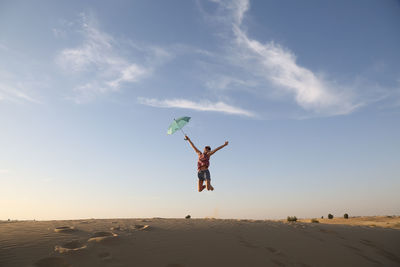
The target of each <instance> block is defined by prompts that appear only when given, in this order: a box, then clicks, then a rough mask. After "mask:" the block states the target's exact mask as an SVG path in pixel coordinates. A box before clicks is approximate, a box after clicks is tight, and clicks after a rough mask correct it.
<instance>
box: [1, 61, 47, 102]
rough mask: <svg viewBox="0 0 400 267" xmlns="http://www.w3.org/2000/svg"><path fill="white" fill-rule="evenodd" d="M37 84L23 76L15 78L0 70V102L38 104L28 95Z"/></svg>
mask: <svg viewBox="0 0 400 267" xmlns="http://www.w3.org/2000/svg"><path fill="white" fill-rule="evenodd" d="M39 84H40V83H38V82H35V81H32V80H31V79H28V78H27V77H26V76H25V75H20V76H18V77H17V76H16V75H14V74H12V73H10V72H8V71H5V70H2V69H1V68H0V101H11V102H31V103H40V101H39V100H37V99H36V98H34V97H32V96H31V95H30V93H28V92H30V91H32V88H34V87H37V86H38V85H39Z"/></svg>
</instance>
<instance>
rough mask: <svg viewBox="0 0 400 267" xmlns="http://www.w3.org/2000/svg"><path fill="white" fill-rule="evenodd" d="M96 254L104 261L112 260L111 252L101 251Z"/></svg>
mask: <svg viewBox="0 0 400 267" xmlns="http://www.w3.org/2000/svg"><path fill="white" fill-rule="evenodd" d="M97 256H99V258H100V259H102V260H104V261H108V260H112V257H111V254H110V253H109V252H101V253H99V254H97Z"/></svg>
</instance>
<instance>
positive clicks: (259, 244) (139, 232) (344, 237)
mask: <svg viewBox="0 0 400 267" xmlns="http://www.w3.org/2000/svg"><path fill="white" fill-rule="evenodd" d="M146 225H149V227H147V228H144V226H146ZM66 226H68V227H71V228H59V229H57V231H55V229H56V228H57V227H66ZM0 266H1V267H14V266H15V267H23V266H46V267H51V266H56V267H59V266H84V267H90V266H96V267H101V266H161V267H167V266H168V267H182V266H400V230H397V229H387V228H379V227H375V228H371V227H366V226H349V225H330V224H323V223H319V224H317V223H302V222H297V223H283V222H276V221H246V220H241V221H238V220H207V219H188V220H185V219H146V220H142V219H114V220H86V221H83V220H80V221H36V222H33V221H22V222H0Z"/></svg>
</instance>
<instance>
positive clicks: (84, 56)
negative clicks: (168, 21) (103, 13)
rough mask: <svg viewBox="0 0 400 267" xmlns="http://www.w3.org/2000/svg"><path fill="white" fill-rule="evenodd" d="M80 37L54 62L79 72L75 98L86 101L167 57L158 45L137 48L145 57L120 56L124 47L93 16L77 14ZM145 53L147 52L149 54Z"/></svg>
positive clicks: (135, 77)
mask: <svg viewBox="0 0 400 267" xmlns="http://www.w3.org/2000/svg"><path fill="white" fill-rule="evenodd" d="M81 18H82V23H81V32H82V33H83V35H84V40H83V43H82V44H81V45H79V46H78V47H75V48H66V49H64V50H62V51H60V53H59V54H58V56H57V58H56V62H57V63H58V64H59V65H60V66H61V67H62V68H63V69H64V70H65V71H67V72H70V73H74V74H76V75H80V77H82V82H81V83H80V84H78V85H76V87H75V88H74V91H75V92H79V95H78V97H76V98H75V101H76V102H84V101H88V100H90V99H91V98H93V97H95V96H96V95H98V94H104V93H108V92H113V91H118V90H120V88H121V87H122V86H123V84H124V83H137V82H139V81H140V80H142V79H143V78H145V77H147V76H148V75H150V74H151V73H152V72H153V69H154V67H155V66H156V65H157V64H160V62H162V60H163V59H166V58H168V57H169V54H168V52H167V51H165V50H164V49H163V48H161V47H154V46H152V47H149V48H146V49H141V50H142V51H140V52H142V56H144V57H146V56H148V57H149V58H151V59H149V60H147V61H146V60H144V61H143V62H142V63H139V62H133V61H132V60H130V59H128V58H126V56H123V55H122V54H123V53H122V52H124V51H126V50H128V49H127V48H125V47H124V45H126V44H125V43H124V42H123V41H119V40H117V39H115V38H114V37H113V36H111V35H109V34H107V33H105V32H102V31H101V30H100V29H99V27H98V26H97V22H96V20H95V19H94V18H93V16H88V15H86V14H82V15H81ZM149 54H151V55H150V56H149Z"/></svg>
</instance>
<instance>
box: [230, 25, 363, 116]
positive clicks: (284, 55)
mask: <svg viewBox="0 0 400 267" xmlns="http://www.w3.org/2000/svg"><path fill="white" fill-rule="evenodd" d="M233 30H234V33H235V35H236V42H237V44H238V46H239V47H240V48H241V50H240V53H245V54H246V55H241V56H240V57H241V58H243V57H244V56H246V58H247V59H248V60H250V61H252V62H253V63H254V62H255V63H256V64H251V65H248V66H251V68H252V69H253V72H254V73H255V74H257V75H260V76H262V77H264V78H265V79H266V80H268V81H270V82H272V83H273V84H275V85H276V86H278V87H279V88H281V89H283V90H286V91H287V92H288V93H291V94H293V95H294V98H295V101H296V102H297V104H298V105H300V106H301V107H302V108H304V109H306V110H310V111H313V112H315V113H318V114H325V115H339V114H347V113H350V112H352V111H353V110H354V109H356V108H357V107H358V105H357V104H353V103H352V101H351V98H350V95H349V94H348V93H347V94H346V92H345V91H343V90H340V89H338V88H333V86H331V85H330V84H329V82H328V81H325V80H324V79H323V78H321V77H318V76H317V75H316V74H314V73H313V72H312V71H311V70H309V69H307V68H305V67H302V66H299V65H298V64H297V63H296V56H295V55H294V54H293V53H292V52H291V51H290V50H288V49H285V48H283V47H281V46H280V45H279V44H276V43H274V42H272V41H271V42H269V43H266V44H261V43H260V42H258V41H257V40H254V39H250V38H249V37H248V36H247V35H246V34H245V33H244V32H243V31H242V30H241V29H240V28H239V27H237V26H234V28H233Z"/></svg>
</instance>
